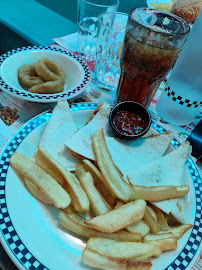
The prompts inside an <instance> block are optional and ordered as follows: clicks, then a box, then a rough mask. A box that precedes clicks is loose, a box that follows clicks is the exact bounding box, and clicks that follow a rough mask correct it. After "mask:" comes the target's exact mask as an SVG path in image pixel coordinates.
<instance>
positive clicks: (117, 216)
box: [85, 200, 146, 233]
mask: <svg viewBox="0 0 202 270" xmlns="http://www.w3.org/2000/svg"><path fill="white" fill-rule="evenodd" d="M145 208H146V202H145V201H143V200H137V201H133V202H130V203H127V204H125V205H123V206H121V207H120V208H118V209H114V210H112V211H109V212H107V213H105V214H103V215H100V216H98V217H94V218H92V219H90V220H88V221H85V224H86V225H88V226H89V227H91V228H93V229H95V230H98V231H100V232H106V233H113V232H116V231H119V230H121V229H124V228H125V227H127V226H129V225H131V224H134V223H136V222H138V221H140V220H141V219H142V218H143V216H144V213H145Z"/></svg>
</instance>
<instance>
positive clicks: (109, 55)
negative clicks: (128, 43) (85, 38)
mask: <svg viewBox="0 0 202 270" xmlns="http://www.w3.org/2000/svg"><path fill="white" fill-rule="evenodd" d="M127 21H128V15H127V14H125V13H119V12H117V13H115V12H106V13H103V14H101V15H99V17H98V38H97V52H96V68H95V73H96V79H97V82H98V85H99V86H100V87H102V88H105V89H107V90H113V89H116V88H117V85H118V82H119V78H120V72H121V69H120V57H121V51H122V45H123V41H124V37H125V32H126V25H127Z"/></svg>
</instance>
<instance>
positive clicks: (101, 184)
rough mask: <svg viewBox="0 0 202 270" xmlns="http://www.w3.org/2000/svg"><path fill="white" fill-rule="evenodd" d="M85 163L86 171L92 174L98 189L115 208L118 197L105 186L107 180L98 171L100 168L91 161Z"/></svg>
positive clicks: (84, 161)
mask: <svg viewBox="0 0 202 270" xmlns="http://www.w3.org/2000/svg"><path fill="white" fill-rule="evenodd" d="M83 163H84V168H85V170H86V171H88V172H90V173H91V175H92V177H93V179H94V183H95V186H96V188H97V189H98V190H99V191H100V192H101V194H102V195H103V197H104V198H105V200H106V201H107V202H108V203H109V204H110V205H111V206H114V205H115V202H116V196H115V195H114V194H112V193H111V192H110V191H109V190H108V189H107V187H106V186H105V180H104V178H103V175H102V174H101V172H100V171H99V170H98V168H97V167H96V166H95V165H94V164H93V163H92V162H91V161H90V160H87V159H84V160H83Z"/></svg>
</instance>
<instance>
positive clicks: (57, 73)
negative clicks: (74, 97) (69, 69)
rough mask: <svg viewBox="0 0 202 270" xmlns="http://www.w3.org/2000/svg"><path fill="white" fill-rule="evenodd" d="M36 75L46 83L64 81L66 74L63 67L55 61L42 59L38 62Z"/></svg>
mask: <svg viewBox="0 0 202 270" xmlns="http://www.w3.org/2000/svg"><path fill="white" fill-rule="evenodd" d="M35 69H36V73H37V74H38V75H39V77H41V78H42V79H43V80H44V81H46V82H49V81H57V80H64V79H65V73H64V71H63V69H62V68H61V66H59V65H57V64H56V62H55V61H53V60H50V59H48V58H41V59H39V60H38V61H37V62H36V67H35Z"/></svg>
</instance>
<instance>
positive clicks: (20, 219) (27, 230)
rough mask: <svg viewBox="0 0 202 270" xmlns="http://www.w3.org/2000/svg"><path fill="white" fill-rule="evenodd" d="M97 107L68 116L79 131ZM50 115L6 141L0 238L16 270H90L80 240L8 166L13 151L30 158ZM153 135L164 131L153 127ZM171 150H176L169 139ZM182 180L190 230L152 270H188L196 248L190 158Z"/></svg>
mask: <svg viewBox="0 0 202 270" xmlns="http://www.w3.org/2000/svg"><path fill="white" fill-rule="evenodd" d="M95 107H96V104H93V103H81V104H75V105H72V106H71V110H72V113H73V117H74V119H75V122H76V124H77V126H78V127H81V126H82V125H83V124H84V123H85V122H86V120H87V119H88V118H89V116H90V115H92V111H93V110H94V109H95ZM50 115H51V113H50V112H49V113H43V114H41V115H39V116H37V117H35V118H33V119H32V120H30V121H29V122H28V123H27V124H25V125H24V126H23V127H22V128H21V129H20V130H19V131H18V132H17V134H16V135H15V136H14V137H13V138H12V139H11V140H10V142H9V143H8V144H7V146H6V147H5V149H4V152H3V155H2V157H1V159H0V176H1V177H0V231H1V233H0V239H1V242H2V245H3V247H4V248H5V250H6V251H7V253H8V255H9V256H10V258H11V259H12V260H13V262H14V263H15V264H16V265H17V267H18V268H19V269H23V270H24V269H25V268H27V269H41V270H42V269H51V270H66V269H75V270H79V269H89V268H88V267H86V266H85V265H83V264H82V261H81V254H82V250H83V249H84V247H85V244H86V242H85V239H82V238H81V237H79V236H76V235H74V234H71V233H69V232H67V231H66V230H65V229H63V228H62V227H61V226H60V224H59V221H58V214H59V210H58V209H56V208H55V207H52V206H47V205H45V204H44V203H42V202H40V201H38V200H36V199H35V198H33V197H32V196H31V195H30V193H29V192H28V191H27V189H26V188H25V186H24V184H23V181H22V179H21V177H19V175H18V174H16V173H15V172H14V171H13V169H12V168H11V167H10V166H9V158H10V156H11V155H12V154H13V153H14V152H15V151H18V152H20V153H22V154H24V155H26V156H27V157H30V158H31V157H32V156H33V154H34V152H35V151H36V149H37V145H38V142H39V140H40V136H41V134H42V132H43V130H44V127H45V125H46V123H47V121H48V120H49V118H50ZM152 128H153V129H154V130H155V131H154V132H156V131H157V132H165V130H164V129H162V128H161V127H160V126H158V125H156V124H155V123H153V124H152ZM172 145H173V146H174V147H177V146H179V143H178V142H177V141H176V140H175V139H173V140H172ZM186 177H187V179H186V180H188V182H189V185H190V192H189V194H188V196H186V202H185V205H186V207H185V211H186V213H185V219H186V220H185V222H186V223H192V224H193V225H194V227H193V228H192V229H191V230H189V231H188V232H187V233H186V234H185V235H184V236H183V237H182V238H181V239H180V240H179V241H178V248H177V250H175V251H170V252H165V253H164V254H162V255H161V256H160V257H159V258H158V259H154V260H152V261H153V267H152V270H163V269H166V270H173V269H177V270H179V269H180V270H183V269H191V266H192V265H193V263H194V260H195V259H196V257H197V254H199V250H200V245H201V235H202V230H201V227H200V226H201V225H200V222H201V220H202V216H201V203H202V201H201V198H202V189H201V178H200V176H199V174H198V172H197V169H196V166H195V164H194V162H193V161H192V159H189V161H188V162H187V173H186Z"/></svg>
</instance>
